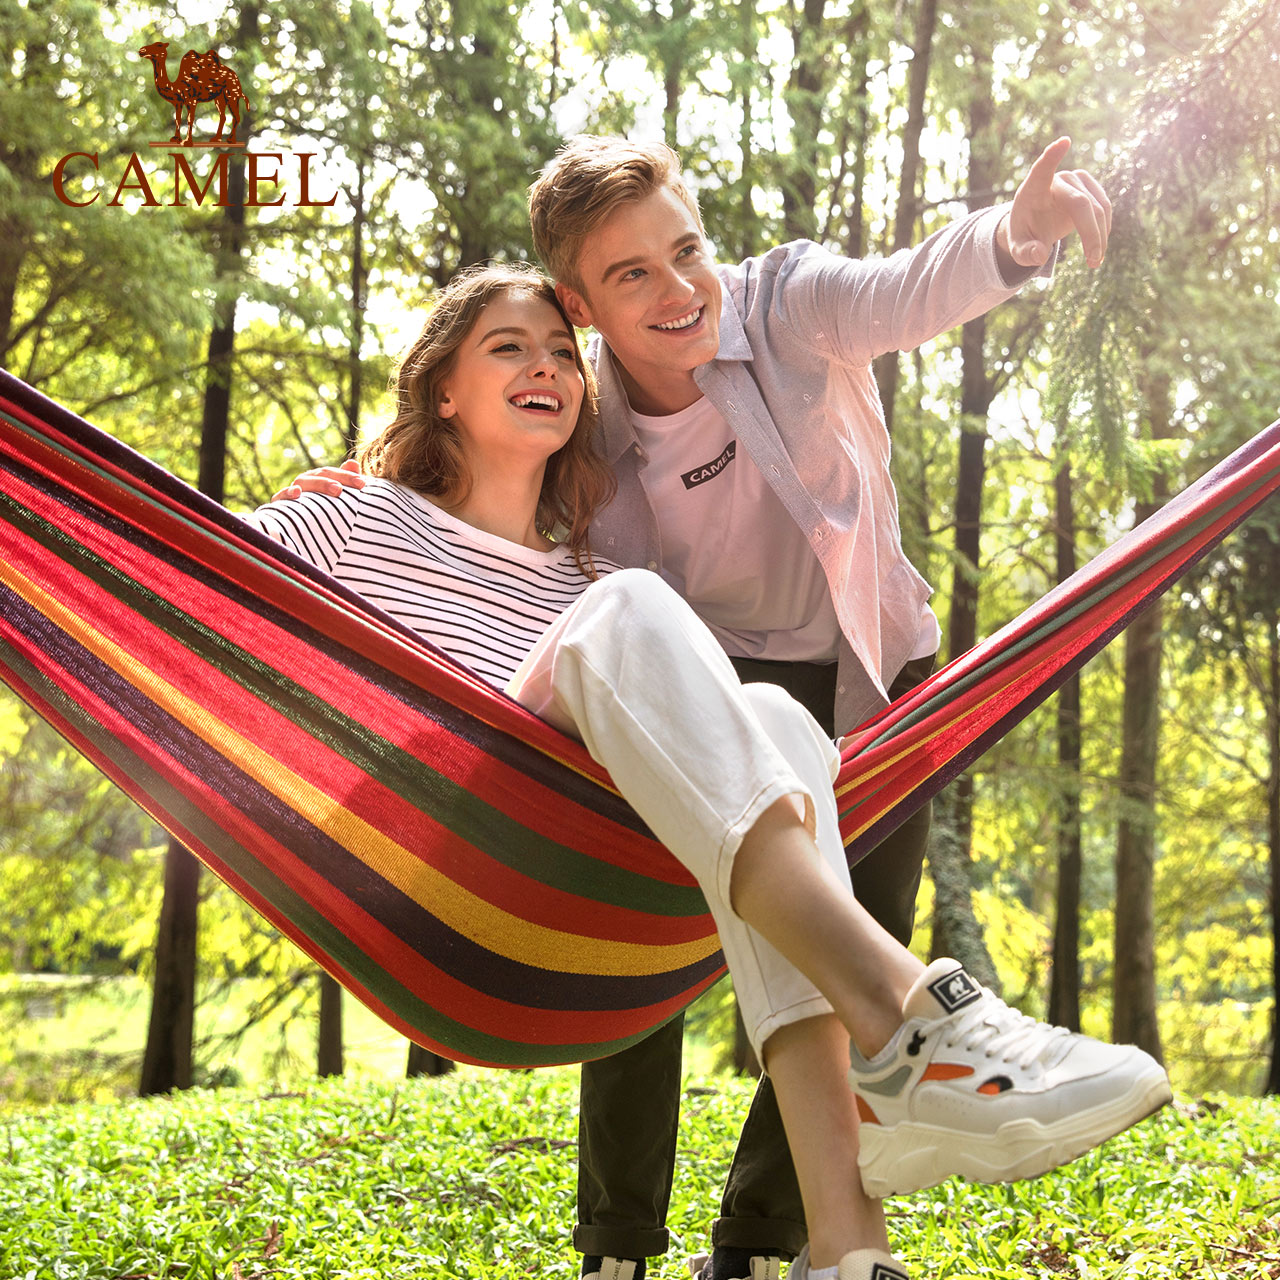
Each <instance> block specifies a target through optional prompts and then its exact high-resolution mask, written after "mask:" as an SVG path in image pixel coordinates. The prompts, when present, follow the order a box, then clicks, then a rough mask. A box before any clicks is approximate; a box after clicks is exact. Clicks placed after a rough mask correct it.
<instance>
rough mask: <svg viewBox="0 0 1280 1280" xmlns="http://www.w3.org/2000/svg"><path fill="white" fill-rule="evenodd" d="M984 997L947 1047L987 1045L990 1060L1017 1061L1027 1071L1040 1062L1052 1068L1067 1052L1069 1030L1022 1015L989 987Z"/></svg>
mask: <svg viewBox="0 0 1280 1280" xmlns="http://www.w3.org/2000/svg"><path fill="white" fill-rule="evenodd" d="M983 995H984V999H983V1000H982V1001H981V1002H979V1003H978V1004H976V1005H974V1007H973V1008H972V1009H970V1010H968V1011H967V1012H966V1013H964V1014H962V1015H961V1017H960V1018H959V1020H958V1021H957V1022H956V1023H955V1025H954V1027H953V1029H952V1031H951V1034H950V1035H948V1036H947V1038H946V1040H945V1041H944V1043H945V1044H947V1045H957V1044H960V1045H963V1047H964V1048H965V1049H966V1050H971V1049H978V1048H981V1047H983V1046H984V1045H985V1052H986V1055H987V1057H989V1058H996V1057H998V1058H999V1059H1000V1060H1001V1061H1002V1062H1013V1061H1014V1060H1015V1059H1017V1063H1018V1066H1019V1067H1021V1068H1023V1069H1024V1070H1025V1069H1026V1068H1027V1067H1029V1066H1031V1064H1032V1063H1033V1062H1036V1061H1037V1060H1039V1061H1041V1062H1043V1063H1044V1065H1045V1066H1052V1065H1053V1063H1054V1062H1056V1061H1057V1059H1058V1057H1060V1056H1061V1053H1062V1052H1064V1051H1065V1050H1066V1048H1067V1042H1068V1041H1070V1040H1071V1038H1072V1036H1071V1032H1070V1031H1068V1030H1067V1029H1066V1028H1065V1027H1051V1026H1048V1025H1046V1024H1045V1023H1043V1022H1037V1021H1036V1020H1035V1019H1034V1018H1029V1017H1028V1016H1027V1015H1026V1014H1025V1013H1019V1012H1018V1011H1017V1010H1016V1009H1011V1008H1010V1007H1009V1006H1008V1005H1007V1004H1005V1003H1004V1002H1003V1001H1002V1000H1000V999H999V997H997V996H994V995H992V993H991V992H990V991H988V990H987V989H986V988H985V987H984V988H983ZM1019 1055H1021V1056H1019Z"/></svg>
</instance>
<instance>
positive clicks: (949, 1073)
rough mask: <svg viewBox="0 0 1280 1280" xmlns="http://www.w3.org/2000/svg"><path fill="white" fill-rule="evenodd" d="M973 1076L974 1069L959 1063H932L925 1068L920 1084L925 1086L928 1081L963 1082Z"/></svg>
mask: <svg viewBox="0 0 1280 1280" xmlns="http://www.w3.org/2000/svg"><path fill="white" fill-rule="evenodd" d="M971 1075H973V1068H972V1067H966V1066H963V1065H962V1064H961V1063H959V1062H931V1063H930V1064H929V1065H928V1066H927V1067H925V1069H924V1075H922V1076H921V1077H920V1083H921V1084H923V1083H924V1082H925V1081H926V1080H961V1079H963V1078H964V1077H965V1076H971Z"/></svg>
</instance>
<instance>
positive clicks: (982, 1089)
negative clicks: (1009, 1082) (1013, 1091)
mask: <svg viewBox="0 0 1280 1280" xmlns="http://www.w3.org/2000/svg"><path fill="white" fill-rule="evenodd" d="M977 1092H978V1093H986V1094H997V1093H1003V1092H1004V1090H1003V1089H1002V1088H1001V1087H1000V1083H999V1081H997V1080H988V1081H987V1082H986V1084H980V1085H979V1086H978V1089H977Z"/></svg>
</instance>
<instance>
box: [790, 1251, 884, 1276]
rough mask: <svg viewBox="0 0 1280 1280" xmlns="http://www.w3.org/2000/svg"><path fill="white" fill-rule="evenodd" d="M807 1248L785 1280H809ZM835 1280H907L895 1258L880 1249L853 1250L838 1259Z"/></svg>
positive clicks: (800, 1254) (794, 1263) (799, 1255)
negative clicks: (838, 1263)
mask: <svg viewBox="0 0 1280 1280" xmlns="http://www.w3.org/2000/svg"><path fill="white" fill-rule="evenodd" d="M809 1275H810V1271H809V1246H808V1245H805V1247H804V1248H803V1249H801V1250H800V1253H799V1254H798V1255H797V1257H796V1260H795V1261H794V1262H793V1263H792V1264H791V1270H790V1271H788V1272H787V1280H809ZM836 1276H837V1280H907V1273H906V1272H905V1271H904V1270H903V1268H902V1263H900V1262H899V1261H898V1260H897V1258H895V1257H894V1256H893V1255H892V1254H891V1253H885V1252H884V1251H883V1250H880V1249H855V1250H854V1251H853V1252H852V1253H846V1254H845V1255H844V1257H843V1258H841V1259H840V1265H839V1266H838V1267H837V1268H836Z"/></svg>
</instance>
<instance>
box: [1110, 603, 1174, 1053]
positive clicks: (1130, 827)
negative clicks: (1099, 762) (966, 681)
mask: <svg viewBox="0 0 1280 1280" xmlns="http://www.w3.org/2000/svg"><path fill="white" fill-rule="evenodd" d="M1162 655H1163V606H1162V604H1161V603H1160V602H1159V601H1157V602H1156V603H1155V604H1154V605H1152V606H1151V607H1150V608H1149V609H1147V610H1146V612H1144V613H1142V614H1141V615H1140V616H1139V617H1138V618H1136V619H1135V620H1134V621H1133V623H1131V624H1130V626H1129V630H1128V632H1127V633H1126V635H1125V646H1124V727H1123V729H1122V731H1121V734H1122V748H1121V749H1122V752H1123V755H1122V758H1121V763H1120V798H1121V804H1122V805H1123V810H1122V813H1121V817H1120V830H1119V835H1118V838H1117V841H1116V924H1115V962H1114V963H1115V977H1114V984H1115V1007H1114V1012H1113V1021H1112V1038H1113V1039H1114V1040H1115V1041H1116V1042H1117V1043H1128V1044H1136V1045H1138V1046H1139V1047H1140V1048H1142V1049H1145V1050H1146V1051H1147V1052H1148V1053H1149V1054H1151V1055H1152V1056H1153V1057H1155V1058H1157V1059H1159V1058H1160V1056H1161V1055H1160V1030H1159V1026H1158V1024H1157V1021H1156V979H1155V968H1156V966H1155V911H1154V898H1155V894H1154V890H1155V783H1156V756H1157V744H1158V743H1159V738H1160V662H1161V657H1162Z"/></svg>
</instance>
